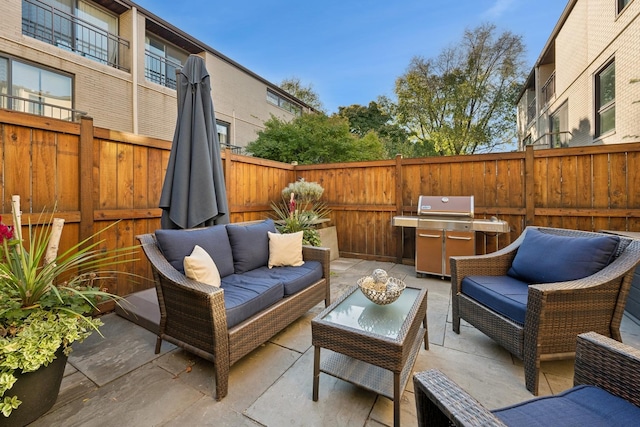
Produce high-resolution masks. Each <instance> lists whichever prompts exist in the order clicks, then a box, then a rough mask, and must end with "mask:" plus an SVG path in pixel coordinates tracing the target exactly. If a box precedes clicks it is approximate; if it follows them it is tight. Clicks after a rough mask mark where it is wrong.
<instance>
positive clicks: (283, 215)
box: [271, 180, 331, 246]
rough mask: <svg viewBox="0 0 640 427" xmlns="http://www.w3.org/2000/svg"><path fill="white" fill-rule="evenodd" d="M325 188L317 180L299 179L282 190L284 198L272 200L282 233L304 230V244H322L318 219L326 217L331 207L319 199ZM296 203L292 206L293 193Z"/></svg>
mask: <svg viewBox="0 0 640 427" xmlns="http://www.w3.org/2000/svg"><path fill="white" fill-rule="evenodd" d="M323 192H324V188H322V186H321V185H320V184H318V183H317V182H307V181H304V180H299V181H296V182H293V183H290V184H289V185H288V186H287V187H285V188H284V189H283V190H282V200H281V201H279V202H272V203H271V208H272V209H273V211H274V216H275V218H274V219H275V222H276V228H277V229H278V231H279V232H280V233H297V232H298V231H302V232H303V235H302V244H304V245H311V246H320V244H321V242H320V233H318V230H317V228H316V226H317V224H318V220H322V219H326V218H328V217H329V214H330V213H331V209H329V207H328V206H327V204H326V203H324V202H320V201H319V199H320V197H321V196H322V193H323ZM292 194H293V195H294V199H295V203H294V204H293V207H292V206H291V195H292Z"/></svg>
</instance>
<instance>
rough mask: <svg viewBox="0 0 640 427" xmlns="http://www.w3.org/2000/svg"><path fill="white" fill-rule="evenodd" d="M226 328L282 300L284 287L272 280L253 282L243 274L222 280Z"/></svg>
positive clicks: (265, 279) (264, 279)
mask: <svg viewBox="0 0 640 427" xmlns="http://www.w3.org/2000/svg"><path fill="white" fill-rule="evenodd" d="M220 287H221V288H222V289H224V305H225V309H226V312H227V327H228V328H231V327H233V326H235V325H237V324H238V323H240V322H242V321H244V320H246V319H248V318H249V317H251V316H253V315H254V314H256V313H259V312H261V311H262V310H264V309H265V308H267V307H269V306H271V305H273V304H275V303H276V302H278V301H280V300H282V298H283V297H284V286H283V285H282V282H280V281H278V280H274V279H268V278H262V279H261V280H255V279H254V278H252V277H246V276H245V275H243V274H232V275H230V276H227V277H224V278H223V279H222V284H221V285H220Z"/></svg>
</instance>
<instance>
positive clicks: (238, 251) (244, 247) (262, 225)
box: [227, 219, 276, 273]
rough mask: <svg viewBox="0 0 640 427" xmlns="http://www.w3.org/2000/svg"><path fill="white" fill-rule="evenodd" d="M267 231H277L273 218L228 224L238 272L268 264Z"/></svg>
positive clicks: (228, 232) (234, 262) (235, 266)
mask: <svg viewBox="0 0 640 427" xmlns="http://www.w3.org/2000/svg"><path fill="white" fill-rule="evenodd" d="M267 231H270V232H272V233H275V232H276V227H275V224H274V223H273V220H271V219H267V220H266V221H263V222H259V223H256V224H250V225H233V224H229V225H227V234H228V235H229V242H230V243H231V252H232V254H233V265H234V269H235V272H236V273H244V272H246V271H249V270H253V269H254V268H258V267H262V266H263V265H267V262H268V261H269V236H268V235H267Z"/></svg>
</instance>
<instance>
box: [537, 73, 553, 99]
mask: <svg viewBox="0 0 640 427" xmlns="http://www.w3.org/2000/svg"><path fill="white" fill-rule="evenodd" d="M555 94H556V73H555V71H554V72H553V73H552V74H551V76H549V78H548V79H547V81H546V82H545V84H544V85H543V86H542V89H540V97H541V98H542V105H548V104H549V102H550V101H551V99H552V98H553V97H554V96H555Z"/></svg>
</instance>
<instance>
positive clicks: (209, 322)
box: [136, 234, 227, 357]
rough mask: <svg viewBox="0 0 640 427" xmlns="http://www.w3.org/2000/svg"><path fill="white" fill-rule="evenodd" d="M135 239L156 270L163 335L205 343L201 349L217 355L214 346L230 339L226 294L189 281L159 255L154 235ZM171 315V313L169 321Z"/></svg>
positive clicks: (196, 343) (194, 344) (208, 286)
mask: <svg viewBox="0 0 640 427" xmlns="http://www.w3.org/2000/svg"><path fill="white" fill-rule="evenodd" d="M136 238H137V239H138V240H139V241H140V243H141V245H142V248H143V250H144V252H145V255H146V256H147V259H148V260H149V262H150V263H151V268H152V270H153V276H154V280H155V286H156V290H157V293H158V302H159V306H160V314H161V319H160V334H161V335H162V334H164V333H167V334H169V335H172V336H175V335H178V336H180V337H181V338H182V339H184V340H185V342H187V343H188V344H190V345H193V346H194V347H198V345H199V344H198V343H199V342H203V343H206V345H205V344H203V346H204V347H202V346H201V347H200V348H206V349H207V350H209V353H212V354H215V353H216V351H215V350H214V348H213V347H212V345H213V343H214V342H216V341H218V342H219V341H220V340H223V341H224V340H226V339H227V336H226V335H227V313H226V311H225V305H224V291H223V290H222V289H221V288H217V287H215V286H211V285H208V284H206V283H201V282H198V281H195V280H192V279H189V278H188V277H187V276H185V275H184V274H182V273H180V272H179V271H178V270H176V269H175V268H173V266H172V265H171V264H170V263H169V261H167V259H166V258H165V257H164V255H163V254H162V252H161V251H160V248H159V247H158V244H157V242H156V239H155V237H154V235H153V234H144V235H140V236H136ZM168 312H170V313H171V316H169V319H168V316H167V313H168ZM167 323H168V324H167ZM183 323H184V325H183ZM185 325H188V326H185ZM183 332H184V334H183ZM183 335H184V336H183ZM188 335H192V336H188ZM169 340H170V339H169ZM196 354H198V355H201V354H200V353H196ZM203 357H205V356H203Z"/></svg>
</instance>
